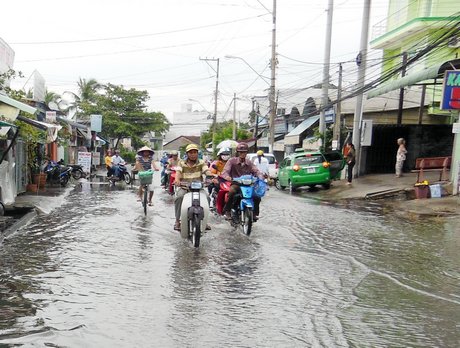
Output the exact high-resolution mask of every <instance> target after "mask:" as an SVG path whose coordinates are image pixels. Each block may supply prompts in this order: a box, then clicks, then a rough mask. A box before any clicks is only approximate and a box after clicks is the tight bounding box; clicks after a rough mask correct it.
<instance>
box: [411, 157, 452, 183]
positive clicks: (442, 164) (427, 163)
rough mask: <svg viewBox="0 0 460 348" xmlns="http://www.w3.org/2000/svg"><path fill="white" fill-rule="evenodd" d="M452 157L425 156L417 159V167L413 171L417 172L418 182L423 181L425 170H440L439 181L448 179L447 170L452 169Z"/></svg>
mask: <svg viewBox="0 0 460 348" xmlns="http://www.w3.org/2000/svg"><path fill="white" fill-rule="evenodd" d="M451 161H452V157H450V156H449V157H425V158H417V159H416V160H415V169H413V170H411V172H412V173H417V182H423V181H424V177H423V173H424V172H439V181H447V180H448V178H447V170H448V169H450V163H451Z"/></svg>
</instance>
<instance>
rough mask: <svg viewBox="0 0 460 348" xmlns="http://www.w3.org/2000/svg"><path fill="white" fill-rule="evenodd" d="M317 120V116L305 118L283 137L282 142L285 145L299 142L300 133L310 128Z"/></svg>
mask: <svg viewBox="0 0 460 348" xmlns="http://www.w3.org/2000/svg"><path fill="white" fill-rule="evenodd" d="M318 121H319V116H312V117H309V118H307V119H306V120H305V121H303V122H302V123H301V124H299V125H298V126H297V127H295V128H294V129H293V130H292V131H291V132H289V133H288V134H286V136H285V137H284V144H285V145H294V144H298V143H299V142H300V136H301V135H302V133H303V132H305V131H306V130H307V129H309V128H311V127H312V126H313V125H314V124H315V123H316V122H318Z"/></svg>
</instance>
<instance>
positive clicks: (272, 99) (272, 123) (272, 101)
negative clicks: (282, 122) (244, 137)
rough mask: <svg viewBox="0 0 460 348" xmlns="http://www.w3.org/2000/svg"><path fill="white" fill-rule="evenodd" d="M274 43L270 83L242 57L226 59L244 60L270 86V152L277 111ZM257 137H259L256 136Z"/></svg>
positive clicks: (273, 140) (273, 141) (273, 138)
mask: <svg viewBox="0 0 460 348" xmlns="http://www.w3.org/2000/svg"><path fill="white" fill-rule="evenodd" d="M274 47H275V45H274V42H273V49H272V59H271V61H270V65H271V78H270V82H268V81H267V79H268V78H267V77H265V76H262V75H260V74H259V73H258V72H257V71H256V70H255V69H254V68H253V67H252V66H251V65H250V64H249V63H248V62H247V61H246V60H244V59H243V58H241V57H236V56H228V55H227V56H225V58H229V59H240V60H242V61H243V62H244V63H245V64H246V65H247V66H248V67H249V68H251V70H252V71H254V72H255V73H256V74H257V76H259V77H260V78H261V79H262V80H264V81H265V83H266V84H268V85H269V86H270V91H269V94H268V95H269V97H268V101H269V102H270V122H269V129H270V138H269V151H270V152H273V145H274V143H275V116H276V110H275V107H276V105H275V65H276V62H275V54H274V53H275V52H274ZM256 136H257V135H256Z"/></svg>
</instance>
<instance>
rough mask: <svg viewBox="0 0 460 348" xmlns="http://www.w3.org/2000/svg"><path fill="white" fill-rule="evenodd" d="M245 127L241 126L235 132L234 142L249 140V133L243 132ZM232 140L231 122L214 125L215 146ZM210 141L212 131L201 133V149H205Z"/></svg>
mask: <svg viewBox="0 0 460 348" xmlns="http://www.w3.org/2000/svg"><path fill="white" fill-rule="evenodd" d="M244 128H246V125H241V127H239V128H238V129H237V130H236V141H241V140H246V139H251V137H252V135H251V133H250V132H248V131H247V130H245V129H244ZM227 139H233V121H225V122H217V123H216V136H215V141H216V145H217V144H219V143H220V142H221V141H224V140H227ZM211 141H212V131H211V130H208V131H207V132H204V133H202V135H201V147H202V148H206V144H208V143H210V142H211Z"/></svg>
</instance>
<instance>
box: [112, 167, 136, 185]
mask: <svg viewBox="0 0 460 348" xmlns="http://www.w3.org/2000/svg"><path fill="white" fill-rule="evenodd" d="M118 168H119V172H118V176H115V175H112V176H111V177H109V178H108V180H109V183H110V185H111V186H115V183H116V182H117V181H124V182H125V183H126V184H127V185H129V184H131V175H130V174H129V173H128V170H127V169H126V165H125V164H124V163H120V164H119V165H118Z"/></svg>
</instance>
